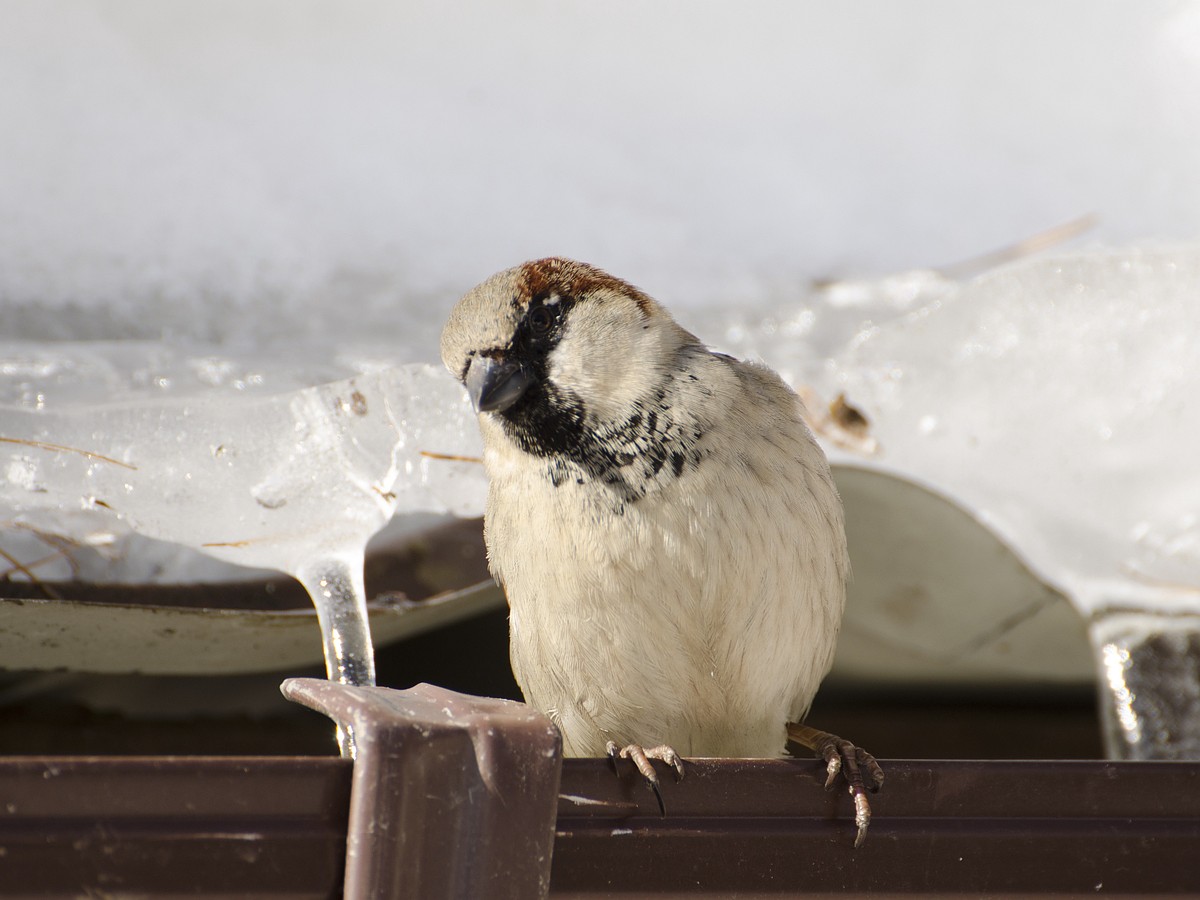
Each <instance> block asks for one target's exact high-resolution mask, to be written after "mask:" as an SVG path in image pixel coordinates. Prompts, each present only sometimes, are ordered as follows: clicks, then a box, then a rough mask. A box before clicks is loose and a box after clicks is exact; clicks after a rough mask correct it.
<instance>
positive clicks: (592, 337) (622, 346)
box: [549, 301, 663, 422]
mask: <svg viewBox="0 0 1200 900" xmlns="http://www.w3.org/2000/svg"><path fill="white" fill-rule="evenodd" d="M630 307H632V303H630ZM630 307H622V306H621V305H618V304H616V303H613V302H612V301H607V302H606V303H605V304H603V305H596V306H592V305H588V304H580V305H578V306H576V307H575V308H574V309H572V310H571V313H570V317H569V319H568V325H567V328H566V331H565V332H564V333H563V336H562V338H561V340H560V341H559V344H558V346H557V347H555V348H554V350H553V351H552V352H551V353H550V359H549V362H550V378H551V380H552V381H554V383H555V384H557V385H558V386H559V387H560V388H562V389H564V390H567V391H570V392H571V393H573V394H575V395H576V396H578V397H579V398H580V400H582V401H583V404H584V406H585V408H586V409H587V411H588V417H589V419H592V421H593V422H594V421H595V420H597V419H601V420H603V419H616V418H625V417H627V416H628V415H629V414H630V412H631V411H632V407H633V405H634V403H635V402H636V401H638V400H639V399H641V397H642V396H643V395H644V394H645V392H646V390H647V389H648V388H649V386H650V385H651V384H653V383H655V381H656V380H657V378H656V375H657V372H658V370H659V369H660V368H661V366H662V364H663V359H662V357H663V345H662V333H661V331H660V329H659V323H657V322H653V321H651V323H649V324H650V327H646V325H647V324H648V322H647V320H646V319H644V318H643V317H642V316H641V315H640V313H639V312H638V311H636V310H633V309H631V308H630Z"/></svg>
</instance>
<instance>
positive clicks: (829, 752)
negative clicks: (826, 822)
mask: <svg viewBox="0 0 1200 900" xmlns="http://www.w3.org/2000/svg"><path fill="white" fill-rule="evenodd" d="M787 729H788V737H789V738H791V739H792V740H793V741H795V742H796V743H797V744H802V745H803V746H805V747H807V748H808V749H810V750H812V751H813V752H814V753H815V754H816V755H817V756H820V757H821V758H822V759H824V760H825V773H826V777H825V790H827V791H829V790H833V785H834V782H835V781H837V776H838V772H841V773H842V774H843V775H844V776H845V778H846V784H847V785H848V786H849V790H850V796H851V797H853V798H854V824H855V825H857V826H858V834H857V836H856V837H855V838H854V846H855V847H860V846H862V842H863V841H864V840H865V839H866V837H867V827H868V826H869V825H870V824H871V804H870V803H868V802H867V791H870V792H871V793H875V792H876V791H878V790H879V789H880V788H881V787H883V769H881V768H880V767H879V763H877V762H876V761H875V757H873V756H872V755H871V754H870V753H868V752H867V751H866V750H864V749H862V747H856V746H854V744H852V743H850V742H849V741H847V740H843V739H842V738H840V737H838V736H837V735H836V734H830V733H829V732H828V731H818V730H817V729H816V728H810V727H808V726H807V725H801V724H799V723H798V722H789V723H788V727H787ZM864 771H865V772H866V774H867V778H866V779H864V778H863V772H864Z"/></svg>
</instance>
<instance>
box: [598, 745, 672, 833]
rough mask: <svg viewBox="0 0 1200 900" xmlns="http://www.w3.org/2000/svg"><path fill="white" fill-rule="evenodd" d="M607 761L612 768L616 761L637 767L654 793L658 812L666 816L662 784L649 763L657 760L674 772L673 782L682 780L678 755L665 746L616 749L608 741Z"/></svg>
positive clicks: (632, 746)
mask: <svg viewBox="0 0 1200 900" xmlns="http://www.w3.org/2000/svg"><path fill="white" fill-rule="evenodd" d="M605 750H606V751H607V753H608V757H609V759H611V760H612V761H613V766H614V768H615V767H616V760H617V758H618V757H620V758H621V759H628V760H631V761H632V762H633V764H634V765H635V766H637V770H638V771H639V772H641V773H642V777H643V778H645V779H646V784H647V786H648V787H649V788H650V790H652V791H654V799H655V800H657V801H658V811H659V813H660V814H662V815H664V816H665V815H666V814H667V805H666V804H665V803H664V802H663V796H662V782H660V781H659V780H658V773H657V772H655V771H654V766H653V765H652V764H651V763H650V760H652V759H658V760H661V761H662V762H665V763H666V764H667V765H669V766H671V767H672V768H673V769H674V770H675V780H676V781H682V780H683V760H682V759H681V758H680V756H679V754H678V753H676V752H675V751H674V750H673V749H672V748H670V747H668V746H667V745H666V744H662V745H660V746H658V747H650V748H645V747H642V746H641V745H640V744H629V745H628V746H626V747H621V748H618V747H617V745H616V742H615V741H609V742H608V744H607V745H606V746H605Z"/></svg>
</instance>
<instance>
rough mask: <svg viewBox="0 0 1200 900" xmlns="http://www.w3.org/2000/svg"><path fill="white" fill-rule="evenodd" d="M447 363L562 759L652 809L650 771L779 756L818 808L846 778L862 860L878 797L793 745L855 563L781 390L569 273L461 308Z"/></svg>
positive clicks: (529, 673)
mask: <svg viewBox="0 0 1200 900" xmlns="http://www.w3.org/2000/svg"><path fill="white" fill-rule="evenodd" d="M441 351H442V360H443V362H444V363H445V365H446V367H447V368H448V369H449V370H450V372H451V373H452V374H453V375H454V376H455V377H456V378H458V379H459V380H460V381H461V382H462V383H463V384H464V385H465V386H466V388H467V392H468V394H469V395H470V398H471V401H472V402H473V403H474V405H475V408H476V409H477V410H478V413H479V427H480V429H481V431H482V433H483V444H484V465H485V467H486V469H487V473H488V476H489V480H490V489H489V492H488V500H487V510H486V516H485V519H484V537H485V541H486V543H487V548H488V559H489V565H490V567H491V571H492V573H493V575H495V577H496V580H497V581H498V582H499V583H500V585H501V587H503V589H504V592H505V594H506V595H507V597H508V604H509V608H510V619H509V621H510V630H511V635H510V641H511V643H510V655H511V659H512V666H513V672H514V674H515V675H516V678H517V681H518V682H519V683H520V685H521V689H522V690H523V691H524V693H525V698H526V700H527V701H528V702H529V703H531V704H532V705H533V706H535V707H536V708H538V709H539V710H541V711H542V712H544V713H545V714H546V715H548V716H549V717H550V719H551V720H552V721H553V722H554V723H555V724H556V725H557V726H558V728H559V729H560V731H561V732H562V739H563V749H564V752H565V753H566V754H567V755H568V756H599V755H601V754H604V753H607V754H608V755H609V756H611V757H614V758H615V757H616V756H617V755H619V756H621V757H623V758H628V759H631V760H632V761H633V762H634V763H635V765H637V767H638V769H639V770H640V771H641V772H642V774H643V775H644V776H645V777H646V779H647V780H648V781H649V783H650V785H651V787H652V788H654V790H655V793H656V795H657V796H658V799H659V803H660V806H661V804H662V795H661V792H660V790H659V781H658V776H657V775H656V773H655V771H654V767H653V765H652V764H651V763H650V760H651V759H655V758H657V759H660V760H662V761H664V762H666V763H668V764H670V765H671V766H673V767H674V768H675V770H676V773H677V776H676V777H677V778H678V777H682V774H683V771H684V770H683V764H682V762H681V760H680V758H679V755H680V754H682V755H683V756H733V757H775V756H780V755H781V754H783V753H784V748H785V745H786V743H787V741H788V739H789V737H790V738H791V739H792V740H795V741H797V742H799V743H802V744H804V745H805V746H808V747H810V748H811V749H813V750H814V751H816V752H817V753H818V755H820V756H822V757H823V758H824V759H825V761H826V764H827V772H828V779H827V782H826V786H827V787H829V786H830V785H832V784H833V782H834V779H835V778H836V776H837V774H838V771H839V769H841V768H842V767H843V766H844V773H845V776H846V779H847V782H848V784H849V789H850V792H851V794H852V795H853V796H854V801H855V820H856V823H857V825H858V837H857V840H856V842H855V845H856V846H857V845H858V843H859V842H861V840H862V837H863V836H864V835H865V833H866V829H867V825H868V823H869V820H870V807H869V805H868V803H867V799H866V795H865V791H866V790H867V789H870V790H877V789H878V787H879V786H880V785H881V784H882V781H883V773H882V771H881V770H880V768H879V766H878V764H877V763H876V762H875V760H874V758H873V757H871V756H870V755H869V754H867V753H865V752H863V751H862V750H861V749H859V748H857V747H855V746H854V745H853V744H850V743H849V742H848V741H843V740H841V739H839V738H837V737H835V736H833V735H830V734H827V733H825V732H821V731H817V730H816V729H813V728H809V727H808V726H805V725H800V724H798V723H799V722H800V720H801V719H802V718H803V717H804V714H805V713H806V712H807V711H808V707H809V705H810V704H811V703H812V699H813V695H814V694H815V693H816V691H817V686H818V685H819V684H820V682H821V679H822V678H823V677H824V676H825V674H826V672H828V671H829V667H830V665H831V663H832V660H833V652H834V645H835V643H836V640H837V633H838V628H839V626H840V623H841V619H842V608H843V606H844V604H845V582H846V577H847V574H848V571H849V561H848V558H847V555H846V538H845V533H844V530H843V526H842V504H841V500H840V498H839V497H838V493H837V490H836V488H835V487H834V485H833V481H832V479H831V477H830V473H829V464H828V463H827V461H826V459H825V455H824V453H823V452H822V451H821V448H820V447H819V446H818V445H817V443H816V441H815V440H814V439H813V437H812V435H811V434H810V432H809V430H808V428H807V427H806V426H805V424H804V422H803V420H802V419H801V406H800V402H799V400H798V399H797V397H796V395H795V394H794V393H793V392H792V391H791V389H790V388H788V387H787V385H785V384H784V382H783V381H782V380H781V379H780V378H779V376H778V375H776V374H775V373H774V372H773V371H771V370H770V369H767V368H765V367H763V366H760V365H755V364H753V363H748V362H741V361H739V360H736V359H734V358H732V357H730V356H726V355H724V354H720V353H714V352H712V351H711V350H709V349H708V348H706V347H705V346H704V345H703V344H702V343H701V342H700V341H699V340H698V339H697V338H696V337H694V336H693V335H692V334H690V333H688V332H687V331H685V330H684V329H683V328H681V327H680V326H679V325H678V324H676V323H675V321H674V319H672V318H671V316H670V315H669V314H668V313H667V311H666V310H664V309H663V308H662V307H661V306H659V305H658V303H656V302H655V301H654V300H652V299H651V298H650V297H648V296H646V294H644V293H642V292H641V291H640V290H638V289H637V288H635V287H633V286H632V285H629V284H627V283H625V282H624V281H621V280H620V279H617V278H614V277H613V276H611V275H608V274H607V273H605V272H602V271H600V270H599V269H596V268H594V267H592V266H590V265H586V264H584V263H579V262H573V261H571V260H567V259H542V260H537V261H535V262H529V263H526V264H524V265H522V266H518V267H516V268H513V269H508V270H507V271H504V272H500V273H499V274H497V275H494V276H492V277H491V278H489V279H488V280H487V281H485V282H483V283H482V284H480V285H479V286H478V287H475V288H474V289H472V290H471V291H470V292H469V293H467V294H466V296H464V297H463V298H462V299H461V300H460V301H459V302H458V304H457V305H456V306H455V308H454V310H453V312H452V313H451V314H450V319H449V321H448V322H447V324H446V327H445V330H444V331H443V332H442V342H441ZM676 751H678V752H676ZM864 773H865V774H866V776H867V778H866V781H865V782H864V778H863V774H864Z"/></svg>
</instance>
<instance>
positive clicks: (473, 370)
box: [466, 356, 533, 412]
mask: <svg viewBox="0 0 1200 900" xmlns="http://www.w3.org/2000/svg"><path fill="white" fill-rule="evenodd" d="M532 383H533V376H532V375H530V374H529V373H528V372H527V371H526V370H525V369H524V368H522V366H521V365H520V363H515V362H509V361H507V360H495V359H488V358H487V357H484V356H476V357H474V358H473V359H472V360H471V365H470V366H468V367H467V377H466V385H467V394H468V395H470V397H471V402H472V403H473V404H475V409H476V411H477V412H503V411H504V410H506V409H508V408H509V407H510V406H512V405H513V404H514V403H516V402H517V401H518V400H519V399H520V398H521V395H522V394H524V393H525V390H526V388H528V387H529V385H531V384H532Z"/></svg>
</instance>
